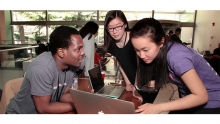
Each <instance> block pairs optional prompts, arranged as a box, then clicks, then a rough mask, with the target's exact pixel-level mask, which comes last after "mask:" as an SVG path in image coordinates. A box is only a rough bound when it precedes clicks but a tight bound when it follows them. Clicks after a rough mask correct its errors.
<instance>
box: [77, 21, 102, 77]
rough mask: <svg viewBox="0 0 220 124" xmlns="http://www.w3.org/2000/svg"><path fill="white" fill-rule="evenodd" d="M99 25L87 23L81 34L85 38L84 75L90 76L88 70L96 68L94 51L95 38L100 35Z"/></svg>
mask: <svg viewBox="0 0 220 124" xmlns="http://www.w3.org/2000/svg"><path fill="white" fill-rule="evenodd" d="M98 29H99V25H98V24H96V23H95V22H93V21H89V22H87V23H86V24H85V25H84V26H83V27H82V28H81V29H80V30H79V33H80V35H81V37H82V38H83V43H84V47H83V50H84V51H85V58H84V62H83V63H82V64H81V69H83V68H84V75H85V76H88V70H89V69H91V68H93V67H94V50H95V45H94V44H95V37H96V36H97V34H98Z"/></svg>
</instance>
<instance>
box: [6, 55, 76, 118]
mask: <svg viewBox="0 0 220 124" xmlns="http://www.w3.org/2000/svg"><path fill="white" fill-rule="evenodd" d="M74 76H75V73H74V72H73V71H72V70H66V71H61V70H60V69H58V68H57V65H56V63H55V61H54V59H53V57H52V54H51V53H50V52H44V53H42V54H40V55H39V56H37V57H36V58H35V59H34V60H33V61H32V62H31V63H30V64H29V66H28V68H27V71H26V75H25V77H24V80H23V83H22V85H21V88H20V91H19V92H18V93H17V94H16V95H15V97H13V98H12V99H11V100H10V103H9V104H8V106H7V108H6V112H7V113H9V114H10V113H20V114H35V113H36V108H35V105H34V101H33V98H32V95H35V96H48V95H51V100H50V101H51V102H56V101H58V100H59V98H60V96H61V95H62V94H63V92H64V91H65V89H66V87H67V86H68V87H70V86H71V84H72V79H73V77H74ZM58 85H59V86H58Z"/></svg>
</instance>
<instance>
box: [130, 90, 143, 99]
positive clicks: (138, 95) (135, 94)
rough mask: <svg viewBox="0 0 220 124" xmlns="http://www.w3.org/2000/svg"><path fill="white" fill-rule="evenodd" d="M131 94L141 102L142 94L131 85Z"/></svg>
mask: <svg viewBox="0 0 220 124" xmlns="http://www.w3.org/2000/svg"><path fill="white" fill-rule="evenodd" d="M132 94H133V96H134V97H135V98H137V99H138V100H139V101H140V102H141V103H142V102H143V98H142V96H141V95H140V94H139V93H138V92H137V90H136V89H135V88H134V87H133V89H132Z"/></svg>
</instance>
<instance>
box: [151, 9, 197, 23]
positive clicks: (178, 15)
mask: <svg viewBox="0 0 220 124" xmlns="http://www.w3.org/2000/svg"><path fill="white" fill-rule="evenodd" d="M194 14H195V11H194V10H187V11H186V10H170V11H164V10H155V11H154V18H155V19H160V20H175V21H180V22H194Z"/></svg>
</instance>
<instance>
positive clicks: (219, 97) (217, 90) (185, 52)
mask: <svg viewBox="0 0 220 124" xmlns="http://www.w3.org/2000/svg"><path fill="white" fill-rule="evenodd" d="M167 61H168V64H169V65H170V67H169V71H170V77H171V79H173V81H175V82H176V85H177V86H178V88H179V92H180V95H181V97H184V96H186V95H188V94H190V93H191V92H190V90H189V89H188V88H187V86H186V85H185V83H184V82H183V81H182V80H181V78H180V76H181V75H182V74H184V73H185V72H187V71H189V70H190V69H195V71H196V72H197V74H198V75H199V77H200V79H201V80H202V82H203V84H204V85H205V88H206V90H207V92H208V96H209V100H208V102H207V104H206V105H205V106H204V108H218V107H220V77H219V76H218V74H217V73H216V72H215V70H213V68H212V67H211V66H210V65H209V63H208V62H207V61H206V60H205V59H204V58H203V57H202V56H201V55H200V54H199V53H198V52H196V51H195V50H194V49H192V48H187V47H185V46H183V45H181V44H177V43H175V44H174V45H173V46H172V47H171V49H170V50H169V51H168V54H167ZM191 83H193V82H191Z"/></svg>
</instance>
